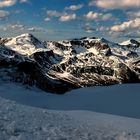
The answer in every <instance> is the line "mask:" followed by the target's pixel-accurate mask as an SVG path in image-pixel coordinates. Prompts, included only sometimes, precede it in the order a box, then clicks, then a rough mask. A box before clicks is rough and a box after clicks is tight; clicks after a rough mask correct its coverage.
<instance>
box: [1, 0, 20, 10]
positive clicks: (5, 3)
mask: <svg viewBox="0 0 140 140" xmlns="http://www.w3.org/2000/svg"><path fill="white" fill-rule="evenodd" d="M16 1H17V0H0V8H2V7H9V6H13V5H15V4H16Z"/></svg>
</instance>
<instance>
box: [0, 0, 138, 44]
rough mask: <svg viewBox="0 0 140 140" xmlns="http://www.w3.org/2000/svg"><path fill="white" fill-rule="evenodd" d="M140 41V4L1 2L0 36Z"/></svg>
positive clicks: (119, 0) (120, 0) (110, 0)
mask: <svg viewBox="0 0 140 140" xmlns="http://www.w3.org/2000/svg"><path fill="white" fill-rule="evenodd" d="M26 32H29V33H32V34H34V35H35V36H37V37H38V38H40V39H42V40H60V39H71V38H77V37H83V36H98V37H104V38H107V39H110V40H113V41H117V42H119V41H122V40H126V39H128V38H135V39H138V40H139V39H140V0H133V1H132V0H82V1H81V0H0V36H4V37H5V36H6V37H7V36H17V35H20V34H22V33H26Z"/></svg>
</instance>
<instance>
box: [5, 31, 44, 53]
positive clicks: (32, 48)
mask: <svg viewBox="0 0 140 140" xmlns="http://www.w3.org/2000/svg"><path fill="white" fill-rule="evenodd" d="M4 45H6V46H7V47H9V48H10V49H12V50H14V51H17V52H18V53H21V54H23V55H31V54H32V53H34V52H36V51H37V50H39V49H44V48H45V45H44V43H43V42H41V41H40V40H38V39H37V38H35V37H34V36H33V35H32V34H28V33H26V34H22V35H20V36H17V37H13V38H11V39H9V40H8V41H7V42H6V43H5V44H4Z"/></svg>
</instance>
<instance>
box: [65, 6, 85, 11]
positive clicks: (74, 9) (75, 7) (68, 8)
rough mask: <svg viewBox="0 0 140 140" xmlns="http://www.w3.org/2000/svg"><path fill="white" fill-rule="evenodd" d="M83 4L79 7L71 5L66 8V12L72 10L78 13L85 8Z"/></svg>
mask: <svg viewBox="0 0 140 140" xmlns="http://www.w3.org/2000/svg"><path fill="white" fill-rule="evenodd" d="M83 6H84V5H83V4H78V5H70V6H69V7H65V10H72V11H76V10H79V9H81V8H83Z"/></svg>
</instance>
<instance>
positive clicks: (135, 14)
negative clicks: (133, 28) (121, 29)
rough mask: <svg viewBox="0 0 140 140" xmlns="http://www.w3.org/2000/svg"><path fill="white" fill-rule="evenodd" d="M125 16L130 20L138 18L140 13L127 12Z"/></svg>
mask: <svg viewBox="0 0 140 140" xmlns="http://www.w3.org/2000/svg"><path fill="white" fill-rule="evenodd" d="M127 15H128V17H130V18H139V17H140V11H133V12H127Z"/></svg>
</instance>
